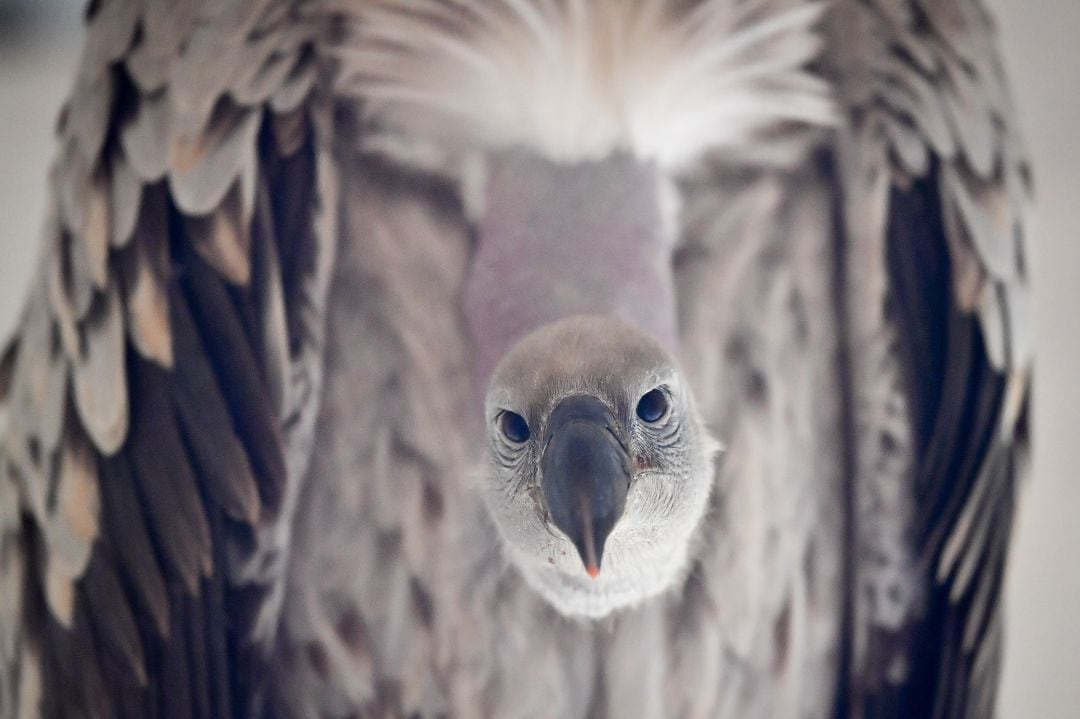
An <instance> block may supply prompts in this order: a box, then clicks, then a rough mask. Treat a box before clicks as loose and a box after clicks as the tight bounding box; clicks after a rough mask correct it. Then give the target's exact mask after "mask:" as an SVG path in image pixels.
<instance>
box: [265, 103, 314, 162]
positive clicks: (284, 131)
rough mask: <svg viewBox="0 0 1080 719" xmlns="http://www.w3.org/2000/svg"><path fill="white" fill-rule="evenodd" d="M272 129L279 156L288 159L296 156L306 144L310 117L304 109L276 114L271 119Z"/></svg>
mask: <svg viewBox="0 0 1080 719" xmlns="http://www.w3.org/2000/svg"><path fill="white" fill-rule="evenodd" d="M270 122H271V125H270V127H271V129H272V130H273V133H274V142H275V143H276V144H277V150H278V154H279V155H280V156H281V157H284V158H287V157H290V156H291V155H293V154H295V153H296V152H297V151H298V150H299V149H300V148H301V147H302V146H303V144H304V141H305V140H306V139H307V134H308V115H307V109H306V108H304V107H300V108H297V109H296V110H293V111H291V112H286V113H278V112H275V113H274V114H273V115H272V116H271V118H270Z"/></svg>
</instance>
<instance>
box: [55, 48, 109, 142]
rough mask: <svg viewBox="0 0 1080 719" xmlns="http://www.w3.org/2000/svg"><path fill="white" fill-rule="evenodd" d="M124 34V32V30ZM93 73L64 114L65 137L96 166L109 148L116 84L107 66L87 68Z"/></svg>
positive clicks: (61, 126)
mask: <svg viewBox="0 0 1080 719" xmlns="http://www.w3.org/2000/svg"><path fill="white" fill-rule="evenodd" d="M120 30H121V32H123V30H124V28H120ZM85 69H86V70H87V71H88V72H91V73H93V76H92V77H86V76H85V75H84V77H83V78H82V79H81V81H80V82H79V83H78V84H77V85H76V89H75V92H74V93H73V94H72V96H71V99H70V100H69V101H68V104H67V105H66V106H65V107H64V109H63V110H62V111H61V120H60V130H61V133H62V134H63V135H64V136H66V137H69V138H71V140H73V141H74V143H75V145H76V146H77V147H78V151H79V153H80V154H81V155H82V157H84V158H86V159H87V160H89V161H91V162H93V161H94V160H95V159H96V158H97V157H98V155H99V154H101V148H102V146H103V145H104V144H105V135H106V131H107V130H108V127H109V119H110V117H111V115H112V107H113V97H114V95H115V92H116V83H115V81H114V80H113V74H112V72H111V71H110V70H109V68H108V67H106V66H100V65H99V66H95V67H93V68H85Z"/></svg>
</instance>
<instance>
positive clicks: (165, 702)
mask: <svg viewBox="0 0 1080 719" xmlns="http://www.w3.org/2000/svg"><path fill="white" fill-rule="evenodd" d="M169 595H170V596H169V604H170V606H171V608H172V611H171V612H170V621H171V623H172V626H174V627H177V628H180V629H181V631H177V632H175V633H174V634H173V636H172V637H170V638H169V639H168V640H166V642H165V653H164V656H163V657H162V660H163V661H162V666H161V678H160V680H159V681H160V683H159V685H158V691H159V694H158V706H159V710H160V714H161V716H163V717H165V718H166V719H190V718H191V717H192V716H194V715H193V714H192V711H191V710H192V707H191V682H190V679H189V676H188V661H187V646H186V644H187V637H186V633H187V627H186V626H185V624H184V609H183V608H184V596H183V595H182V594H181V593H180V592H179V591H177V590H176V589H172V590H171V591H170V592H169Z"/></svg>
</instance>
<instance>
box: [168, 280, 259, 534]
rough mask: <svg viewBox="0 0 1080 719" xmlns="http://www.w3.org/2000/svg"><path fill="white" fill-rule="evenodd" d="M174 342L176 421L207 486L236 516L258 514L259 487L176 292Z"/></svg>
mask: <svg viewBox="0 0 1080 719" xmlns="http://www.w3.org/2000/svg"><path fill="white" fill-rule="evenodd" d="M172 316H173V327H174V329H175V335H174V336H175V340H176V348H177V352H178V354H179V356H180V357H181V358H182V360H181V361H180V362H178V363H177V366H176V371H175V374H174V378H175V382H176V390H175V394H176V406H177V410H178V413H179V417H180V423H181V426H182V427H183V430H184V436H185V437H187V440H188V444H189V445H190V446H191V449H192V453H193V454H194V460H195V463H196V465H197V466H198V467H199V470H200V476H201V477H202V479H203V481H204V482H205V483H206V487H207V491H208V492H209V493H210V496H211V497H213V498H214V499H215V500H216V501H217V502H218V503H219V504H220V505H221V507H222V509H223V510H224V511H225V513H226V514H228V515H229V516H230V517H233V518H234V519H239V520H242V521H246V522H248V523H251V524H254V523H255V522H256V521H257V520H258V518H259V512H260V503H259V489H258V486H257V485H256V483H255V477H254V475H253V474H252V471H251V465H250V463H249V462H248V457H247V453H246V452H245V451H244V447H243V445H242V444H240V440H239V439H237V437H236V434H235V432H234V431H233V421H232V417H230V416H229V410H228V407H227V406H226V404H225V400H224V399H223V398H222V396H221V390H220V389H219V388H218V383H217V380H216V379H215V378H214V373H213V368H212V367H211V366H210V362H209V360H208V359H207V357H206V350H205V349H204V348H203V346H202V341H201V340H200V339H199V335H198V330H197V329H196V327H195V323H194V321H193V320H192V319H191V315H190V313H189V311H188V308H187V302H186V300H185V299H184V297H183V295H182V294H181V293H179V292H173V293H172Z"/></svg>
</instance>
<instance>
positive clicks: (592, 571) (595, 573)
mask: <svg viewBox="0 0 1080 719" xmlns="http://www.w3.org/2000/svg"><path fill="white" fill-rule="evenodd" d="M585 573H586V574H588V575H589V577H590V578H591V579H596V578H597V577H599V576H600V567H598V566H596V565H595V564H588V565H586V567H585Z"/></svg>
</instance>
